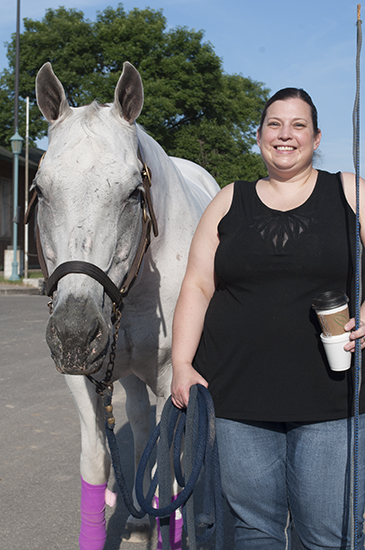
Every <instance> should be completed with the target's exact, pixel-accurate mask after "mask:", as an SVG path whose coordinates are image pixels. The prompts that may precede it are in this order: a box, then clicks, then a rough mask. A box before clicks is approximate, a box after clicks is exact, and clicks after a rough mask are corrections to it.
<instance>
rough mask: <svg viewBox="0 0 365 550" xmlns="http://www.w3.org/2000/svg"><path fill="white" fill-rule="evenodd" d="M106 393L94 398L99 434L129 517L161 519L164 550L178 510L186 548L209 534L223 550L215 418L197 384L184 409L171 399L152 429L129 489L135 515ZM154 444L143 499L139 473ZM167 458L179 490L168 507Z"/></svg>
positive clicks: (193, 549)
mask: <svg viewBox="0 0 365 550" xmlns="http://www.w3.org/2000/svg"><path fill="white" fill-rule="evenodd" d="M112 391H113V390H112V387H111V385H108V386H107V387H105V388H103V389H102V390H101V391H99V393H100V395H101V397H102V400H103V404H104V409H105V416H106V420H105V427H106V430H105V431H106V436H107V440H108V445H109V449H110V454H111V459H112V464H113V468H114V473H115V478H116V481H117V484H118V487H119V490H120V492H121V493H122V496H123V500H124V503H125V505H126V507H127V509H128V511H129V513H130V514H131V515H132V516H133V517H136V518H141V517H143V516H144V515H145V514H150V515H151V516H154V517H159V518H161V519H160V529H161V535H162V544H163V550H170V542H169V517H170V515H171V514H173V513H174V512H175V511H176V510H177V509H178V508H180V507H182V510H183V519H184V526H185V529H186V531H187V534H188V537H189V547H190V549H191V550H196V549H197V543H199V544H203V543H205V542H206V541H207V540H208V539H209V538H210V537H211V535H212V534H213V533H215V548H216V550H223V541H224V535H223V497H222V489H221V478H220V467H219V457H218V447H217V441H216V436H215V413H214V406H213V401H212V398H211V395H210V393H209V391H208V390H207V389H206V388H205V387H204V386H201V385H200V384H199V385H196V386H192V388H191V390H190V399H189V403H188V407H187V409H184V410H180V409H178V408H177V407H175V406H174V405H173V403H172V400H171V396H170V397H169V399H168V400H167V401H166V403H165V406H164V409H163V411H162V416H161V422H160V423H159V424H158V425H157V426H156V428H155V430H154V432H153V434H152V436H151V438H150V440H149V442H148V444H147V446H146V449H145V450H144V453H143V455H142V458H141V460H140V463H139V466H138V470H137V475H136V484H135V490H136V497H137V500H138V503H139V505H140V506H141V509H140V510H137V509H136V507H135V506H134V504H133V500H132V497H131V495H130V493H129V491H128V488H127V484H126V480H125V478H124V475H123V472H122V469H121V463H120V456H119V451H118V445H117V441H116V437H115V434H114V426H115V420H114V417H113V415H112V409H113V407H112V405H111V400H112ZM157 441H158V448H157V468H156V472H155V475H154V477H153V479H152V482H151V485H150V488H149V490H148V493H147V495H146V497H145V496H144V494H143V479H144V474H145V471H146V469H147V468H148V467H149V465H148V463H149V459H150V457H151V454H152V452H153V449H154V447H155V445H156V444H157ZM183 442H184V443H183ZM171 453H172V457H173V467H174V474H175V477H176V480H177V483H178V484H179V486H180V487H183V490H182V491H181V493H180V494H179V495H178V497H177V498H176V500H174V501H173V502H171V496H172V495H171V485H172V483H171V482H172V472H171ZM181 456H183V468H182V467H181ZM183 471H184V474H183ZM199 478H202V483H203V495H204V497H203V512H202V513H201V514H198V515H197V516H196V517H195V511H194V502H193V491H194V488H195V486H196V483H197V481H198V479H199ZM157 486H158V488H159V504H160V508H158V509H156V508H154V507H153V506H152V499H153V496H154V494H155V492H156V489H157ZM197 531H198V532H199V534H197Z"/></svg>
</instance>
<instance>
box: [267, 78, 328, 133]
mask: <svg viewBox="0 0 365 550" xmlns="http://www.w3.org/2000/svg"><path fill="white" fill-rule="evenodd" d="M296 97H298V98H299V99H302V100H303V101H305V102H306V103H307V104H308V105H309V107H310V109H311V115H312V123H313V130H314V133H315V134H318V132H319V129H318V113H317V109H316V106H315V105H314V103H313V101H312V98H311V96H310V95H309V94H307V92H306V91H304V90H303V89H302V88H283V89H282V90H279V91H278V92H276V94H274V95H273V96H272V97H270V99H269V100H268V101H267V102H266V105H265V107H264V110H263V111H262V115H261V120H260V126H259V130H258V132H259V134H261V130H262V126H263V124H264V120H265V117H266V113H267V110H268V108H269V107H270V105H272V104H273V103H274V102H275V101H279V100H282V101H285V100H286V99H292V98H296Z"/></svg>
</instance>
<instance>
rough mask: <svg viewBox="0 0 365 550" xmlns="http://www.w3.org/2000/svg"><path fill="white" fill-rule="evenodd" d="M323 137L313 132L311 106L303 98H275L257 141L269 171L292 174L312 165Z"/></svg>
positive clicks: (319, 133) (284, 174) (283, 174)
mask: <svg viewBox="0 0 365 550" xmlns="http://www.w3.org/2000/svg"><path fill="white" fill-rule="evenodd" d="M320 141H321V132H320V130H319V131H318V134H315V133H314V129H313V123H312V116H311V108H310V106H309V105H308V104H307V103H306V102H305V101H303V100H302V99H300V98H297V97H296V98H290V99H285V100H278V101H275V102H274V103H273V104H272V105H270V107H269V108H268V110H267V113H266V117H265V120H264V122H263V125H262V130H261V133H259V132H257V144H258V146H259V147H260V150H261V155H262V158H263V160H264V162H265V164H266V166H267V169H268V172H269V174H273V175H274V174H275V173H277V174H278V175H279V174H280V175H281V176H287V177H293V176H295V175H297V174H300V173H301V172H303V171H304V170H305V169H307V168H308V167H311V165H312V158H313V153H314V151H315V150H316V149H317V147H318V146H319V143H320Z"/></svg>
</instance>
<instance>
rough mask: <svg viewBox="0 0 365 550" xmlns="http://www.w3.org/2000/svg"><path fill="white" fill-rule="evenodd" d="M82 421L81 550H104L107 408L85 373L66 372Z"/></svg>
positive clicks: (108, 467) (107, 472) (107, 470)
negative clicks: (103, 405) (75, 374)
mask: <svg viewBox="0 0 365 550" xmlns="http://www.w3.org/2000/svg"><path fill="white" fill-rule="evenodd" d="M66 382H67V385H68V387H69V388H70V390H71V393H72V396H73V398H74V400H75V404H76V408H77V411H78V414H79V418H80V424H81V456H80V472H81V505H80V510H81V528H80V538H79V544H80V550H102V549H103V548H104V544H105V540H106V528H105V490H106V484H107V480H108V477H109V472H110V458H109V453H108V451H107V448H106V444H105V431H104V411H103V408H102V403H101V399H100V397H99V396H98V395H97V394H96V392H95V388H94V386H92V384H90V382H89V381H88V380H87V379H86V378H85V377H84V376H66Z"/></svg>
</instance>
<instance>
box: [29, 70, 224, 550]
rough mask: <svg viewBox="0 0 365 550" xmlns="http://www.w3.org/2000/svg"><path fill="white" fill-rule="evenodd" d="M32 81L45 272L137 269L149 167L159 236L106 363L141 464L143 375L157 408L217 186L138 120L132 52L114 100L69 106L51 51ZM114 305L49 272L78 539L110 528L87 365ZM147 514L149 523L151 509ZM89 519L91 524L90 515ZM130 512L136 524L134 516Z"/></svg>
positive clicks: (100, 427) (100, 290)
mask: <svg viewBox="0 0 365 550" xmlns="http://www.w3.org/2000/svg"><path fill="white" fill-rule="evenodd" d="M36 92H37V102H38V106H39V108H40V110H41V111H42V113H43V115H44V116H45V118H46V119H47V120H48V121H49V123H50V128H49V147H48V150H47V153H46V155H45V157H44V160H43V161H42V163H41V166H40V168H39V170H38V173H37V176H36V179H35V182H34V188H35V190H36V191H37V194H38V226H39V234H40V242H41V248H42V255H43V257H44V262H45V265H46V269H47V270H48V273H49V274H50V275H51V274H52V273H53V272H54V271H55V270H56V268H58V267H59V266H60V265H61V266H64V265H65V262H69V261H80V262H88V263H89V264H93V265H94V266H97V267H98V268H100V270H102V271H103V272H105V274H107V276H108V277H109V278H110V279H111V281H113V283H114V284H115V285H116V286H117V287H118V288H120V286H121V285H122V283H123V282H124V281H125V278H126V277H127V275H128V273H130V270H131V269H133V267H132V263H133V260H134V258H135V257H136V254H137V255H138V251H137V249H138V246H139V243H140V240H141V233H142V231H143V221H142V218H143V216H142V215H141V211H142V210H141V200H142V199H141V193H142V191H143V188H142V176H141V172H142V170H143V165H142V162H141V159H142V160H143V162H145V163H146V164H147V165H148V167H149V168H150V170H151V174H152V178H151V179H152V187H151V200H152V205H151V206H150V207H147V206H145V205H144V202H145V200H146V198H145V197H144V199H143V200H142V204H143V206H144V209H145V210H144V215H145V217H146V215H147V214H148V212H149V213H150V214H152V212H151V211H152V210H153V211H154V213H155V216H156V220H157V226H158V236H157V237H156V236H152V239H151V244H150V246H149V248H148V250H147V252H146V253H145V255H144V259H143V265H142V269H141V271H140V273H139V275H138V279H137V282H136V284H135V286H133V289H132V290H131V291H130V293H129V294H128V296H127V297H126V299H125V308H124V310H123V316H122V320H121V328H120V331H119V339H118V349H117V354H116V360H115V367H114V371H113V375H112V380H117V379H121V383H122V384H123V386H124V388H125V391H126V396H127V401H126V403H127V404H126V409H127V415H128V419H129V421H130V424H131V427H132V431H133V435H134V444H135V468H137V465H138V462H139V460H140V457H141V454H142V452H143V450H144V448H145V445H146V442H147V440H148V434H149V429H150V422H149V414H150V403H149V398H148V392H147V388H146V385H148V386H149V387H150V388H151V389H152V391H153V392H154V393H155V395H156V396H157V420H159V416H160V414H161V411H162V408H163V405H164V403H165V400H166V399H167V397H168V396H169V393H170V381H171V356H170V347H171V324H172V316H173V311H174V307H175V303H176V299H177V296H178V292H179V288H180V284H181V281H182V277H183V274H184V271H185V267H186V261H187V255H188V250H189V245H190V241H191V238H192V235H193V233H194V230H195V228H196V225H197V223H198V221H199V218H200V216H201V214H202V212H203V210H204V208H205V207H206V206H207V204H208V203H209V201H210V200H211V199H212V198H213V196H214V195H215V194H216V193H217V191H218V190H219V187H218V185H217V184H216V182H215V181H214V179H213V178H212V177H211V176H210V175H209V174H208V173H207V172H206V171H205V170H203V169H202V168H201V167H199V166H197V165H195V164H193V163H191V162H189V161H184V160H181V159H172V158H169V157H168V156H167V155H166V154H165V152H164V151H163V150H162V148H161V147H160V146H159V145H158V144H157V143H156V141H154V140H153V139H152V138H151V137H150V136H149V135H147V134H146V133H145V132H144V131H143V130H142V128H141V127H140V126H138V125H137V124H136V123H135V120H136V118H137V117H138V115H139V113H140V111H141V109H142V105H143V87H142V82H141V78H140V75H139V73H138V72H137V70H136V69H135V68H134V67H133V66H132V65H131V64H129V63H125V64H124V67H123V73H122V75H121V77H120V79H119V81H118V84H117V86H116V89H115V96H114V103H113V104H108V105H100V104H98V103H97V102H95V101H94V102H93V103H92V104H91V105H88V106H84V107H78V108H72V107H70V105H69V104H68V102H67V100H66V96H65V92H64V89H63V86H62V84H61V83H60V81H59V80H58V79H57V77H56V76H55V74H54V73H53V71H52V67H51V65H50V64H49V63H46V64H45V65H44V66H43V67H42V68H41V69H40V71H39V73H38V76H37V81H36ZM142 194H143V193H142ZM146 212H147V214H146ZM111 315H112V300H111V299H110V297H109V295H108V294H107V293H106V292H105V289H104V287H103V285H102V284H100V282H98V281H97V280H95V279H94V278H93V277H91V276H89V275H88V274H84V273H72V272H71V273H68V274H66V275H64V274H62V276H61V277H57V278H56V282H55V292H54V293H53V312H52V314H51V316H50V320H49V323H48V326H47V342H48V345H49V347H50V349H51V353H52V356H53V359H54V361H55V363H56V366H57V369H58V370H59V371H60V372H62V373H64V374H66V380H67V384H68V386H69V388H70V390H71V392H72V394H73V397H74V400H75V403H76V406H77V410H78V413H79V416H80V422H81V434H82V451H81V461H80V462H81V464H80V468H81V477H82V497H81V509H82V527H81V535H80V548H82V549H83V550H89V548H92V549H93V550H99V549H100V550H101V549H102V548H103V546H104V541H105V536H106V535H105V521H104V519H103V510H104V506H105V500H104V495H105V487H106V483H107V480H108V478H109V475H110V457H109V453H108V450H107V448H106V443H105V433H104V412H103V409H102V406H101V400H100V397H99V396H98V395H97V393H96V392H95V388H94V386H93V385H92V384H91V383H90V381H89V380H88V379H87V378H86V377H85V376H84V375H89V374H92V373H98V374H96V375H95V377H96V378H98V379H102V378H103V376H104V374H105V368H106V367H105V364H104V363H106V362H107V361H105V362H104V359H105V357H106V355H107V351H108V349H109V345H110V341H111V337H112V323H111ZM80 375H81V376H80ZM135 471H136V470H135ZM98 495H99V496H98ZM100 495H101V496H100ZM138 521H141V520H138ZM143 521H144V523H145V524H148V518H145V519H144V520H143ZM93 522H94V523H95V524H98V527H97V528H96V530H95V525H94V526H93V527H90V525H89V524H90V523H93ZM136 523H138V522H136ZM128 524H129V528H131V524H132V528H133V520H132V519H130V520H128ZM100 526H101V527H100ZM89 528H90V529H91V531H90V529H89ZM93 529H94V530H93ZM92 539H94V540H93V541H92ZM96 539H100V540H99V542H98V543H96V542H95V540H96Z"/></svg>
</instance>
